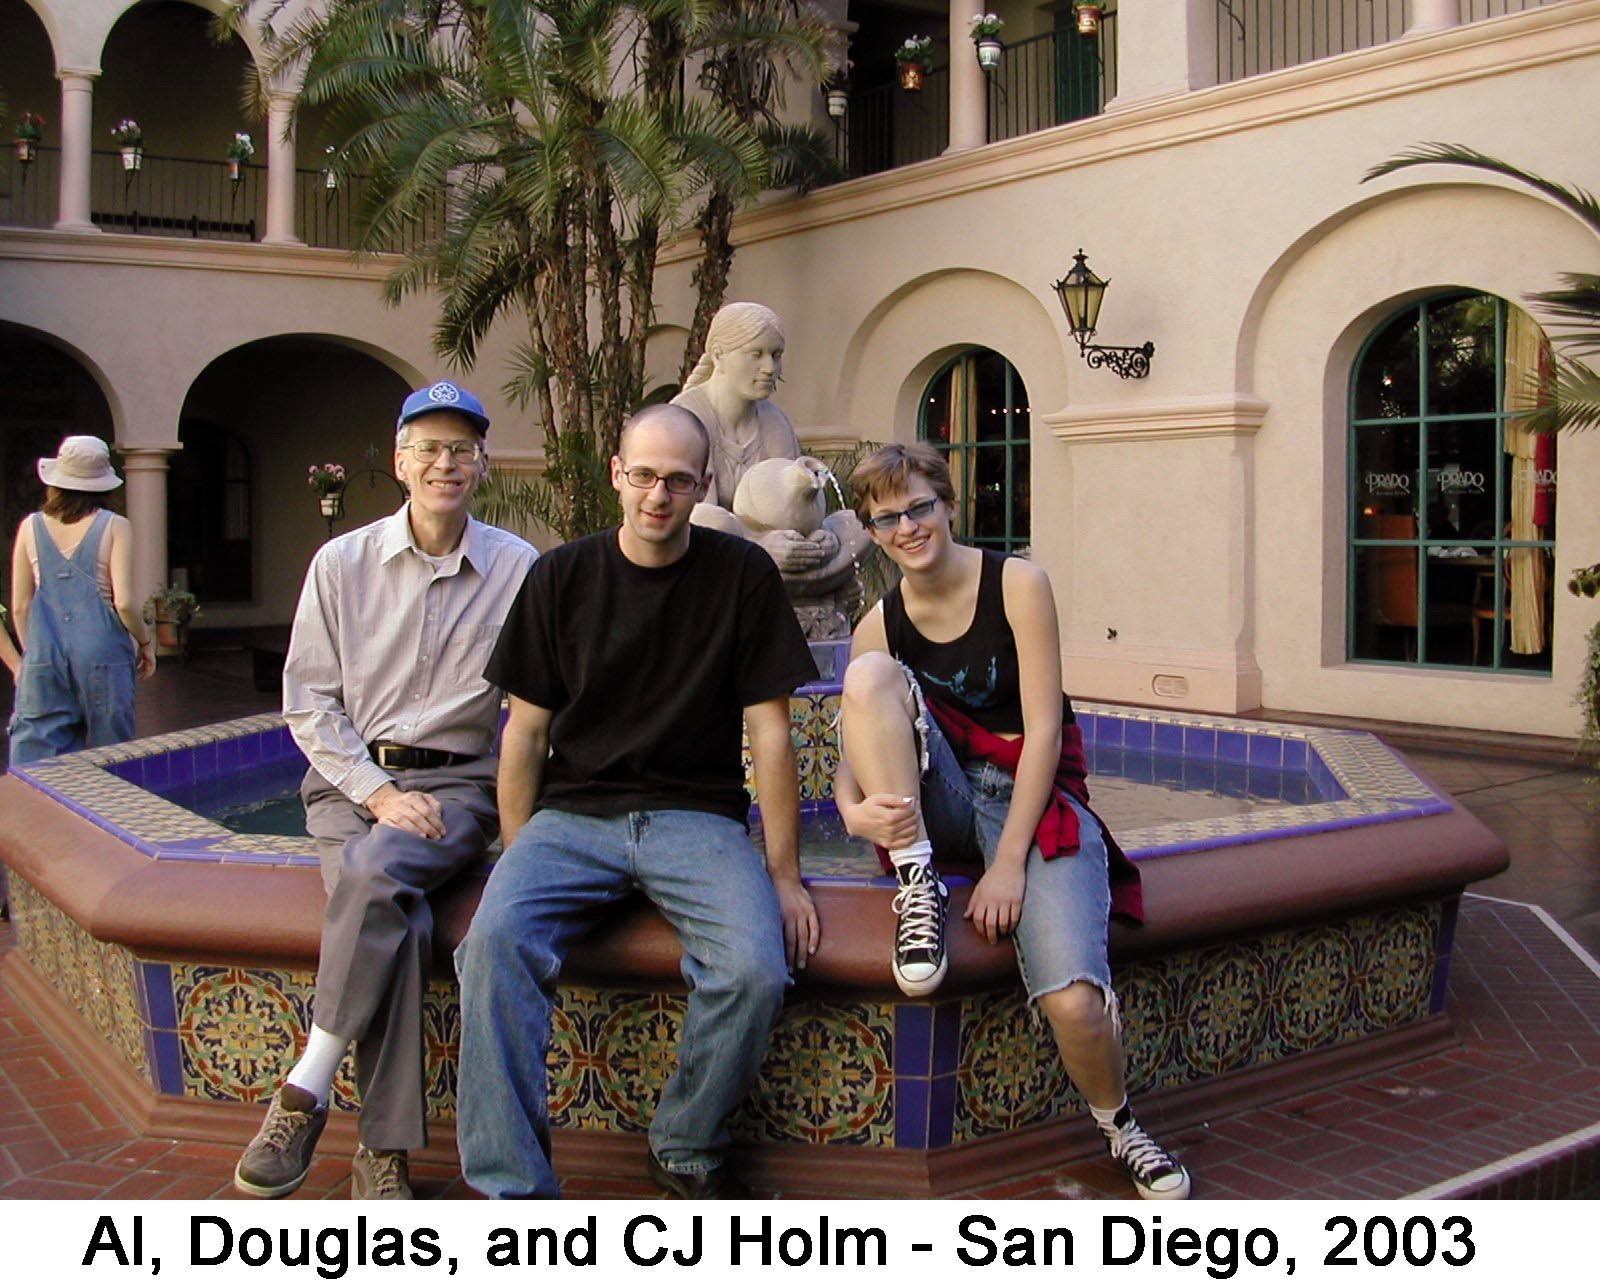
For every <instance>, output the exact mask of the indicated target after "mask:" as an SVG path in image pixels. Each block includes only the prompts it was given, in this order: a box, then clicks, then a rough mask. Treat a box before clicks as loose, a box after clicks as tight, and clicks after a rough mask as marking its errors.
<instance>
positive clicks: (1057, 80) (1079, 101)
mask: <svg viewBox="0 0 1600 1285" xmlns="http://www.w3.org/2000/svg"><path fill="white" fill-rule="evenodd" d="M1116 19H1117V15H1116V13H1115V11H1113V12H1110V13H1107V14H1105V15H1104V16H1103V17H1102V18H1101V20H1100V33H1099V35H1097V36H1080V35H1079V34H1078V33H1077V32H1076V31H1073V30H1071V29H1065V30H1060V31H1049V32H1046V33H1045V34H1044V35H1042V36H1033V37H1031V38H1030V39H1028V40H1018V41H1014V42H1011V41H1008V42H1007V44H1006V47H1005V52H1004V53H1003V54H1001V56H1000V66H999V67H997V68H996V69H995V70H994V72H993V73H991V74H990V76H989V86H988V88H989V141H990V142H991V143H998V142H999V141H1000V140H1001V139H1003V138H1018V137H1020V136H1021V135H1023V134H1032V133H1035V132H1036V131H1038V130H1041V129H1049V128H1050V127H1051V126H1052V125H1062V124H1065V123H1066V122H1067V121H1069V120H1081V119H1083V118H1084V117H1085V116H1097V115H1099V114H1100V112H1102V111H1104V110H1105V105H1106V100H1107V99H1110V98H1114V97H1116V93H1117V21H1116Z"/></svg>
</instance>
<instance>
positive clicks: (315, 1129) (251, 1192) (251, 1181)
mask: <svg viewBox="0 0 1600 1285" xmlns="http://www.w3.org/2000/svg"><path fill="white" fill-rule="evenodd" d="M327 1123H328V1108H327V1107H324V1106H318V1105H317V1100H316V1098H314V1097H313V1096H312V1095H311V1094H309V1093H307V1092H306V1091H305V1090H304V1089H300V1088H296V1087H295V1086H294V1085H292V1084H285V1085H284V1086H283V1087H282V1088H281V1089H279V1090H278V1091H277V1093H275V1094H274V1095H273V1097H272V1105H271V1106H270V1107H269V1108H268V1109H267V1118H266V1119H265V1120H263V1121H262V1122H261V1128H260V1129H259V1130H257V1132H256V1136H255V1137H254V1138H252V1139H251V1141H250V1145H249V1146H248V1147H246V1148H245V1149H244V1155H242V1156H240V1157H239V1163H238V1165H237V1166H236V1167H235V1168H234V1171H233V1185H234V1186H235V1187H237V1188H238V1189H239V1190H240V1191H242V1192H244V1193H245V1194H246V1195H247V1196H262V1197H265V1198H267V1199H272V1198H274V1197H277V1196H287V1195H288V1194H289V1193H290V1192H291V1191H293V1190H294V1189H295V1188H296V1187H298V1186H299V1185H300V1184H301V1183H302V1182H304V1181H305V1180H306V1174H307V1173H309V1172H310V1170H311V1156H312V1153H313V1152H314V1151H316V1149H317V1139H318V1138H320V1137H321V1136H322V1129H323V1126H324V1125H326V1124H327Z"/></svg>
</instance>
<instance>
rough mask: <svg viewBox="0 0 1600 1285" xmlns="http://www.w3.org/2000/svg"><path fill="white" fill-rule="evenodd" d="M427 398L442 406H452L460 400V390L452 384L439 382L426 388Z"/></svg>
mask: <svg viewBox="0 0 1600 1285" xmlns="http://www.w3.org/2000/svg"><path fill="white" fill-rule="evenodd" d="M428 400H429V401H430V402H438V403H439V404H440V405H442V406H454V405H455V404H456V403H457V402H458V401H460V400H461V390H460V389H459V388H457V387H456V386H455V385H454V384H446V383H439V384H435V385H434V386H433V387H432V388H430V389H428Z"/></svg>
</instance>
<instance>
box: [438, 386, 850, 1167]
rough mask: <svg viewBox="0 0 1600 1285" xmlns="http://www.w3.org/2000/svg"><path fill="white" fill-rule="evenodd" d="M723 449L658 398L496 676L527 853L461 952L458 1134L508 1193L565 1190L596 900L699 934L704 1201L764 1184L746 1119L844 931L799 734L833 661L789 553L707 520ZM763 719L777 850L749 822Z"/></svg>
mask: <svg viewBox="0 0 1600 1285" xmlns="http://www.w3.org/2000/svg"><path fill="white" fill-rule="evenodd" d="M708 457H709V442H708V439H707V437H706V433H705V429H704V428H703V427H702V426H701V424H700V421H699V420H697V419H696V418H695V417H694V416H693V415H692V414H690V413H689V412H687V411H685V410H683V409H681V408H679V407H674V406H655V407H650V408H648V409H647V410H644V411H642V412H640V414H639V415H638V416H637V417H635V419H634V420H633V421H632V422H631V423H630V424H629V425H628V426H627V428H625V429H624V430H623V434H622V441H621V445H620V448H619V451H618V454H617V456H616V457H615V458H614V459H613V460H612V461H611V480H612V485H613V486H615V487H616V489H617V491H618V493H619V494H620V496H621V498H622V512H623V518H622V525H621V526H620V527H617V528H614V529H612V530H609V531H602V532H599V533H597V534H595V535H592V536H587V537H585V538H583V539H580V540H575V541H573V542H572V543H570V544H567V545H563V546H562V547H561V548H558V549H555V550H553V551H552V552H550V553H548V554H546V555H545V556H544V557H542V558H541V559H540V560H539V561H538V562H537V563H535V564H534V568H533V571H532V572H531V573H530V574H529V576H528V578H527V580H526V582H525V583H524V585H523V587H522V591H521V593H520V594H519V595H518V597H517V600H516V603H515V604H514V605H513V607H512V609H511V614H510V616H509V617H508V618H507V620H506V624H505V627H504V629H503V630H502V632H501V635H500V640H499V643H498V645H497V646H496V648H495V651H494V654H493V656H492V657H491V659H490V662H489V667H488V669H487V671H486V676H487V677H488V678H489V680H490V681H491V682H494V683H496V684H498V685H500V686H502V687H504V688H505V689H506V691H507V692H509V693H510V696H511V715H510V719H509V721H508V722H507V724H506V728H505V733H504V736H503V738H502V744H501V754H500V777H499V794H500V821H501V828H502V831H503V833H504V835H505V843H506V847H505V855H504V856H502V857H501V858H500V861H499V862H498V863H497V864H496V866H495V868H494V872H493V874H492V875H491V876H490V878H489V882H488V885H487V887H486V888H485V889H484V894H483V898H482V901H481V903H480V905H479V907H478V913H477V916H476V918H475V919H474V920H473V923H472V929H471V931H470V932H469V933H468V935H467V939H466V941H465V942H464V943H463V944H462V946H461V949H460V951H459V952H458V953H457V959H456V963H457V968H458V971H459V972H460V975H461V1026H462V1038H461V1060H460V1065H461V1082H460V1090H459V1098H460V1120H459V1123H458V1128H457V1138H458V1140H459V1144H460V1149H461V1159H462V1166H463V1170H464V1172H465V1174H466V1177H467V1181H468V1182H470V1183H471V1184H472V1185H473V1186H474V1187H475V1188H477V1189H478V1190H479V1191H481V1192H483V1193H484V1194H486V1195H490V1196H496V1197H519V1196H536V1197H537V1196H547V1197H548V1196H556V1195H559V1194H560V1186H559V1184H558V1182H557V1180H556V1176H555V1173H554V1171H553V1170H552V1169H551V1166H550V1128H549V1110H548V1105H547V1100H546V1095H547V1086H546V1080H545V1057H546V1053H547V1050H548V1048H549V1042H550V1013H551V1007H552V1003H553V999H554V995H555V987H556V980H557V978H558V976H559V974H560V971H561V966H562V962H563V960H564V959H565V957H566V954H567V950H568V948H569V947H570V945H571V943H572V942H573V940H574V939H575V938H576V937H577V936H578V935H579V934H580V933H582V932H583V931H584V930H585V929H586V928H587V927H589V925H590V924H592V923H593V921H594V916H595V914H596V913H597V912H598V911H600V910H601V909H602V908H603V907H604V906H606V905H608V904H610V903H611V902H613V901H615V900H616V899H618V898H619V897H622V896H624V895H626V894H627V893H629V892H630V891H632V890H634V889H639V890H641V891H643V892H644V894H645V895H646V896H647V897H649V898H650V900H651V901H652V902H654V903H655V904H656V906H657V907H659V908H660V910H661V912H662V913H663V914H664V915H665V916H666V918H667V920H668V921H669V922H670V923H671V924H672V926H673V928H674V929H675V930H676V931H677V933H678V938H679V941H680V942H681V943H682V944H683V949H684V965H683V969H684V976H685V977H686V978H687V979H688V982H689V986H690V993H689V1000H688V1008H687V1012H686V1013H685V1016H684V1029H683V1038H682V1041H681V1043H680V1045H679V1055H678V1067H677V1070H676V1071H675V1073H674V1074H673V1076H672V1078H671V1080H670V1081H668V1083H667V1085H666V1088H665V1089H664V1090H663V1092H662V1095H661V1101H660V1104H659V1105H658V1107H657V1110H656V1116H655V1120H654V1122H653V1123H652V1125H651V1129H650V1174H651V1177H652V1178H653V1179H654V1180H655V1181H656V1183H657V1184H658V1185H659V1186H661V1187H662V1188H664V1189H666V1190H668V1191H670V1192H673V1193H675V1194H677V1195H680V1196H685V1197H689V1198H700V1199H730V1198H737V1197H740V1196H744V1195H747V1194H748V1193H747V1192H746V1191H745V1190H744V1188H743V1187H742V1186H741V1185H740V1184H739V1183H738V1181H737V1180H736V1179H734V1178H733V1177H732V1176H731V1175H730V1174H729V1173H728V1172H727V1170H726V1168H725V1167H724V1166H723V1165H722V1160H721V1152H722V1149H723V1148H724V1147H725V1146H726V1145H727V1142H728V1134H727V1128H726V1124H725V1121H726V1118H727V1116H728V1114H729V1113H730V1112H731V1111H732V1110H733V1108H734V1107H735V1106H737V1105H738V1103H739V1102H740V1100H741V1099H742V1098H743V1097H744V1096H745V1094H746V1093H747V1092H748V1091H749V1089H750V1086H751V1085H752V1084H753V1083H754V1082H755V1078H756V1075H757V1074H758V1072H759V1071H760V1068H761V1060H762V1056H763V1054H764V1053H765V1050H766V1043H767V1037H768V1034H769V1033H770V1031H771V1028H772V1023H773V1021H774V1020H775V1019H776V1018H777V1015H778V1010H779V1007H780V1006H781V1004H782V999H783V990H784V987H785V986H786V985H787V984H788V981H789V971H788V970H789V968H790V967H794V968H803V967H804V966H805V963H806V960H807V958H808V957H809V956H810V955H811V954H813V953H814V952H815V950H816V948H817V944H818V941H819V939H820V930H819V927H818V923H817V914H816V909H815V907H814V906H813V905H812V902H811V897H810V895H809V894H808V893H807V892H806V890H805V888H804V887H803V886H802V884H801V882H800V866H799V852H798V845H799V787H798V784H797V779H796V774H795V764H794V751H793V748H792V746H791V744H790V740H789V693H790V692H791V691H793V690H794V688H795V687H797V686H799V685H800V684H801V683H803V682H807V681H809V680H810V679H812V678H814V677H815V676H816V668H815V666H814V665H813V664H812V661H811V656H810V652H809V651H808V650H807V648H806V645H805V640H804V638H803V637H802V635H801V633H800V628H799V626H798V625H797V624H796V622H795V618H794V612H793V609H792V608H791V607H790V605H789V602H788V599H787V597H786V596H785V594H784V591H783V585H782V581H781V580H780V579H779V576H778V571H777V568H776V566H775V565H774V564H773V562H772V560H771V558H770V557H768V555H767V554H766V553H765V552H763V551H762V550H761V549H760V548H759V547H758V546H756V545H754V544H749V543H747V542H746V541H743V540H740V539H737V538H736V537H732V536H725V535H722V534H720V533H718V532H715V531H710V530H706V529H704V528H700V527H692V526H690V525H689V514H690V511H691V510H692V509H693V507H694V505H695V503H696V501H697V500H699V499H700V498H701V497H702V496H703V495H704V493H705V488H706V483H707V480H708V479H707V471H708ZM741 719H742V720H743V722H744V723H745V724H746V725H747V726H748V730H749V739H750V751H751V754H752V756H753V758H754V760H755V768H756V776H757V781H758V782H759V784H758V787H757V788H758V793H759V795H760V802H761V815H762V828H763V831H764V833H765V836H766V850H767V851H766V862H765V865H763V863H762V860H761V857H760V855H759V854H758V853H757V852H756V850H755V847H754V845H753V844H752V843H751V842H750V837H749V834H748V832H747V830H746V826H745V815H746V813H747V811H748V809H749V799H748V797H747V795H746V794H745V790H744V785H743V779H744V774H743V769H742V766H741V763H740V754H739V744H740V725H741ZM536 807H537V809H538V811H537V812H535V808H536Z"/></svg>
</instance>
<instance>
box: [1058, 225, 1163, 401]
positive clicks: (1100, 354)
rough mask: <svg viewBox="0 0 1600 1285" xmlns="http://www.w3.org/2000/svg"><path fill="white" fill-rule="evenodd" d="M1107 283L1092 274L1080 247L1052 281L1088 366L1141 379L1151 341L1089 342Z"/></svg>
mask: <svg viewBox="0 0 1600 1285" xmlns="http://www.w3.org/2000/svg"><path fill="white" fill-rule="evenodd" d="M1109 284H1110V282H1108V281H1103V280H1101V278H1099V277H1097V276H1096V275H1095V273H1094V270H1093V269H1092V268H1090V266H1089V265H1088V263H1086V262H1085V261H1084V254H1083V251H1082V250H1081V249H1080V250H1079V251H1078V253H1077V254H1076V255H1074V256H1073V261H1072V266H1071V267H1070V268H1068V269H1067V274H1066V276H1064V277H1062V278H1061V280H1060V281H1057V282H1056V283H1055V292H1056V295H1057V297H1059V298H1060V300H1061V308H1062V311H1064V312H1065V313H1066V314H1067V325H1068V327H1069V328H1070V329H1071V331H1072V337H1073V338H1074V339H1076V340H1077V341H1078V351H1079V352H1081V353H1082V354H1083V359H1084V360H1085V361H1087V362H1088V363H1089V365H1090V366H1091V367H1093V368H1098V367H1101V366H1105V367H1108V368H1110V369H1111V370H1114V371H1115V372H1116V373H1117V374H1118V375H1120V376H1121V377H1122V378H1123V379H1143V378H1144V377H1145V376H1146V375H1148V374H1149V373H1150V358H1151V357H1153V356H1155V351H1156V346H1155V344H1154V343H1152V342H1150V341H1149V340H1146V341H1145V342H1144V343H1143V344H1141V345H1139V346H1138V347H1137V348H1126V347H1122V348H1119V347H1113V346H1109V345H1106V344H1092V343H1090V342H1089V340H1091V339H1092V338H1094V332H1095V327H1096V326H1097V325H1099V322H1100V305H1101V304H1102V303H1104V302H1105V297H1106V286H1108V285H1109Z"/></svg>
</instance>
